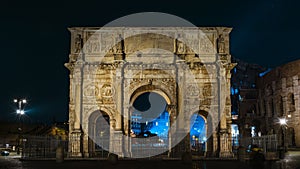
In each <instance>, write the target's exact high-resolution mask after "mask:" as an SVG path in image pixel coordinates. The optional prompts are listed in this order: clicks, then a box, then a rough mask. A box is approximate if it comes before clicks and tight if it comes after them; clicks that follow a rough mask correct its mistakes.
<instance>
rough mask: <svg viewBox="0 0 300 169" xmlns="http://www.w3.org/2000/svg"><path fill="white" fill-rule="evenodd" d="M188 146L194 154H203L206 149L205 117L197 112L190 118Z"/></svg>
mask: <svg viewBox="0 0 300 169" xmlns="http://www.w3.org/2000/svg"><path fill="white" fill-rule="evenodd" d="M190 148H191V152H192V154H195V155H203V156H204V155H205V152H206V151H207V123H206V118H205V117H204V116H203V115H201V114H199V113H194V114H193V115H192V116H191V118H190Z"/></svg>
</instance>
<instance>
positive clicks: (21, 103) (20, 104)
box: [14, 99, 27, 115]
mask: <svg viewBox="0 0 300 169" xmlns="http://www.w3.org/2000/svg"><path fill="white" fill-rule="evenodd" d="M14 103H17V104H18V109H17V114H19V115H24V114H25V111H24V107H25V104H26V103H27V100H26V99H14Z"/></svg>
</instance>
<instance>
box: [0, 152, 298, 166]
mask: <svg viewBox="0 0 300 169" xmlns="http://www.w3.org/2000/svg"><path fill="white" fill-rule="evenodd" d="M297 167H298V168H297ZM52 168H54V169H68V168H73V169H76V168H80V169H83V168H101V169H119V168H120V169H168V168H172V169H177V168H178V169H225V168H230V169H250V167H249V165H248V163H243V162H239V161H194V162H192V163H191V164H184V163H182V162H181V161H164V160H160V161H149V160H144V161H142V160H126V161H125V160H122V161H118V163H117V164H111V163H109V162H108V161H64V162H63V163H56V162H55V161H20V160H19V159H18V158H16V156H8V157H0V169H52ZM265 169H300V152H289V153H287V156H286V158H285V159H283V160H280V161H276V162H275V161H267V162H266V163H265Z"/></svg>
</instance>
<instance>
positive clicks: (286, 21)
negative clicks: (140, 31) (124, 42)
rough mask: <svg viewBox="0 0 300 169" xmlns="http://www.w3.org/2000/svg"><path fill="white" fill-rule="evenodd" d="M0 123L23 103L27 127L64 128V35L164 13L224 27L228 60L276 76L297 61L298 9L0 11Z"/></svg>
mask: <svg viewBox="0 0 300 169" xmlns="http://www.w3.org/2000/svg"><path fill="white" fill-rule="evenodd" d="M0 7H1V10H0V22H1V27H0V32H1V37H0V49H1V50H0V51H1V54H0V55H1V62H0V63H1V66H0V72H1V79H2V80H1V88H0V121H1V120H12V121H13V120H16V114H15V109H16V105H15V104H14V103H13V99H14V98H16V97H21V98H26V99H28V101H29V104H28V105H27V107H26V110H27V112H26V114H27V119H28V120H29V121H32V122H37V121H41V122H47V121H52V120H53V118H54V117H55V119H56V120H57V121H64V120H67V112H68V92H69V91H68V89H69V87H68V85H69V84H68V70H67V69H66V68H65V67H64V63H65V62H67V61H68V54H69V45H70V41H69V39H70V34H69V32H68V30H67V28H68V27H73V26H102V25H105V24H107V23H108V22H110V21H112V20H115V19H117V18H119V17H122V16H125V15H129V14H133V13H138V12H164V13H169V14H173V15H176V16H178V17H181V18H183V19H186V20H188V21H190V22H191V23H193V24H194V25H197V26H229V27H233V31H232V33H231V54H232V55H233V56H234V57H236V58H239V59H242V60H244V61H246V62H250V63H257V64H260V65H262V66H265V67H271V68H274V67H276V66H279V65H281V64H284V63H287V62H289V61H293V60H297V59H299V58H300V55H299V53H300V22H299V20H300V19H299V18H300V1H297V0H293V1H290V0H251V1H244V0H222V1H221V0H220V1H214V0H211V1H208V0H205V1H202V0H198V1H194V2H192V1H168V2H165V1H162V0H160V1H121V2H118V1H105V3H103V1H100V0H97V1H96V0H95V1H89V0H87V1H75V0H73V1H64V2H55V1H43V0H40V1H36V2H33V1H20V2H8V1H1V3H0Z"/></svg>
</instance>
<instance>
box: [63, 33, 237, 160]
mask: <svg viewBox="0 0 300 169" xmlns="http://www.w3.org/2000/svg"><path fill="white" fill-rule="evenodd" d="M69 31H70V32H71V40H70V43H71V44H70V55H69V62H68V63H66V64H65V66H66V67H67V68H68V69H69V70H70V75H69V78H70V100H69V156H70V157H93V156H95V155H96V150H97V149H98V148H99V147H101V148H102V149H104V150H106V151H107V152H111V153H114V154H118V155H119V156H120V157H132V158H139V157H146V156H155V155H161V154H165V155H168V156H170V157H172V156H174V157H175V156H178V155H180V153H183V152H190V151H193V150H192V149H191V144H192V141H191V140H193V139H195V141H196V143H200V141H199V139H200V134H199V136H198V135H192V134H190V132H191V128H192V127H193V123H196V122H199V123H200V121H197V120H195V121H193V120H191V117H192V116H193V115H194V114H196V115H198V116H199V117H201V118H202V119H203V120H202V121H201V124H203V125H204V127H203V128H202V130H205V131H200V129H198V131H199V133H202V136H201V140H202V141H201V145H202V151H203V153H202V154H201V153H199V155H200V154H201V155H203V156H206V157H232V146H231V143H232V140H231V103H230V78H231V74H230V70H231V69H232V68H233V67H234V66H235V64H234V63H231V55H230V52H229V34H230V31H231V28H227V27H199V28H182V27H106V28H95V27H73V28H69ZM147 93H148V94H150V96H151V94H152V95H153V96H154V95H155V96H157V97H158V96H159V98H161V101H160V102H159V103H161V102H163V103H164V105H165V107H163V108H164V109H163V111H164V112H166V114H165V115H163V116H160V117H155V118H152V120H156V121H155V122H154V121H153V122H151V120H149V119H147V120H145V121H143V120H141V119H143V118H144V119H146V117H144V116H143V113H140V114H139V113H138V111H137V110H136V108H135V107H134V104H135V101H136V100H138V99H139V98H140V97H141V96H142V95H145V94H147ZM153 93H154V94H153ZM150 96H149V97H150ZM154 100H157V99H154ZM151 106H154V107H155V106H156V105H155V104H151ZM156 107H159V106H156ZM147 118H148V116H147ZM162 119H166V121H164V123H163V124H164V125H163V126H162V127H164V130H165V131H164V135H163V134H161V133H159V131H158V130H157V131H154V129H153V130H151V125H152V128H154V127H155V126H159V125H160V122H161V120H162ZM135 120H136V121H135ZM159 120H160V121H159ZM150 124H151V125H150ZM134 125H136V126H137V129H136V128H134ZM139 126H142V127H140V128H139ZM153 126H154V127H153ZM193 128H196V127H193ZM196 129H197V128H196ZM146 130H147V131H146ZM136 131H137V132H136ZM151 131H153V133H154V134H152V133H151ZM138 132H140V133H142V136H141V137H139V136H138V134H140V133H138ZM155 132H156V134H155ZM147 133H148V135H147ZM149 133H150V134H149ZM203 133H204V135H203ZM160 134H161V135H160ZM146 136H147V137H146ZM150 136H151V137H150ZM157 141H158V142H157ZM150 145H151V146H150ZM149 147H150V148H149ZM142 152H145V153H144V154H142Z"/></svg>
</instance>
